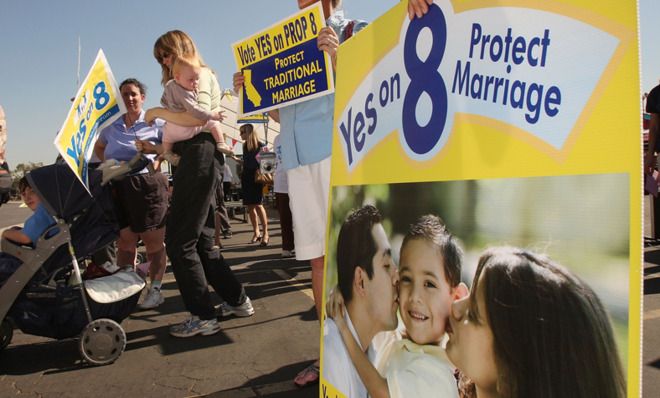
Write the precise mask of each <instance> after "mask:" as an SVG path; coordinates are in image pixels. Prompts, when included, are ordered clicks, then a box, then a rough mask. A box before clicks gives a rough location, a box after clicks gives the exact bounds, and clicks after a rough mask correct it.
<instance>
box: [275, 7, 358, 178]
mask: <svg viewBox="0 0 660 398" xmlns="http://www.w3.org/2000/svg"><path fill="white" fill-rule="evenodd" d="M349 23H350V21H349V20H347V19H344V18H343V14H341V13H336V14H335V15H333V16H332V17H330V18H329V19H328V20H327V24H328V26H330V27H331V28H332V29H334V31H335V33H337V36H338V37H339V41H340V42H343V41H344V40H345V37H344V36H345V35H344V32H345V30H346V27H347V26H348V25H349ZM365 26H367V23H366V22H364V21H355V23H354V24H353V32H354V33H357V32H358V31H360V30H361V29H363V28H364V27H365ZM334 106H335V95H334V94H329V95H325V96H323V97H319V98H314V99H312V100H309V101H305V102H300V103H298V104H294V105H289V106H286V107H284V108H281V109H280V135H281V136H282V138H281V139H282V166H283V169H284V170H290V169H293V168H295V167H298V166H302V165H307V164H312V163H317V162H320V161H321V160H323V159H325V158H327V157H329V156H330V154H331V152H332V118H333V116H334Z"/></svg>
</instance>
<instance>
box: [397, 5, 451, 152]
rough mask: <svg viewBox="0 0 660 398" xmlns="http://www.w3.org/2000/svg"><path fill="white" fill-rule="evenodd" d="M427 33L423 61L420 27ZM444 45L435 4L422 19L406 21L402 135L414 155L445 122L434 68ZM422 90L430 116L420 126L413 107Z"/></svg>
mask: <svg viewBox="0 0 660 398" xmlns="http://www.w3.org/2000/svg"><path fill="white" fill-rule="evenodd" d="M425 28H426V29H428V30H430V32H431V37H432V43H431V50H430V52H429V54H428V56H427V57H426V59H425V60H422V59H420V58H419V54H418V53H417V42H418V40H419V37H420V34H421V33H422V31H423V30H424V29H425ZM446 44H447V22H446V21H445V17H444V15H443V13H442V10H440V7H438V6H437V5H436V4H433V5H431V7H429V11H428V13H427V14H426V15H425V16H424V17H423V18H415V19H413V20H412V21H411V22H410V25H409V26H408V31H407V32H406V37H405V43H404V48H403V57H404V65H405V68H406V73H407V74H408V77H410V85H409V86H408V89H407V91H406V95H405V97H404V99H403V115H402V124H403V136H404V138H405V140H406V143H407V144H408V147H409V148H410V149H411V150H412V151H413V152H414V153H416V154H418V155H424V154H426V153H428V152H430V151H431V150H432V149H433V148H434V147H435V145H436V144H437V143H438V141H439V140H440V137H441V136H442V132H443V130H444V127H445V123H446V121H447V88H446V86H445V82H444V80H443V79H442V76H441V75H440V72H439V71H438V69H439V68H440V63H441V61H442V57H443V55H444V53H445V47H446ZM422 93H427V94H428V96H429V97H430V99H431V118H430V120H429V121H428V123H426V124H425V125H424V126H421V125H420V123H419V121H418V120H417V116H416V113H417V112H416V110H417V107H418V106H419V102H420V98H421V97H422Z"/></svg>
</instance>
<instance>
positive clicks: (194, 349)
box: [0, 202, 319, 398]
mask: <svg viewBox="0 0 660 398" xmlns="http://www.w3.org/2000/svg"><path fill="white" fill-rule="evenodd" d="M29 214H30V211H29V209H26V208H20V207H19V204H18V203H16V202H13V203H9V204H5V205H3V206H1V207H0V230H1V229H4V228H6V227H7V226H10V225H14V224H19V223H22V222H23V220H25V218H27V216H28V215H29ZM269 218H270V228H269V231H270V236H271V240H270V244H269V245H268V246H267V247H260V246H257V245H254V244H250V243H248V242H249V240H250V238H251V236H252V232H251V228H250V227H249V223H245V222H243V217H242V216H238V217H237V218H236V219H233V220H232V228H233V231H234V235H233V236H232V237H231V238H230V239H224V240H223V246H224V249H223V255H224V256H225V258H226V259H227V261H228V263H229V264H230V266H231V267H232V269H233V270H234V272H235V273H236V275H237V277H238V279H239V280H240V281H241V282H242V283H243V284H244V286H245V288H246V291H247V294H248V296H250V298H251V299H252V303H253V305H254V307H255V310H256V313H255V315H253V316H252V317H249V318H236V317H234V318H226V319H222V321H221V325H222V330H221V331H220V333H218V334H215V335H213V336H195V337H191V338H185V339H181V338H174V337H171V336H169V334H168V327H169V325H172V324H175V323H178V322H181V321H183V320H185V319H186V318H187V316H188V313H187V312H186V311H185V309H184V307H183V302H182V300H181V297H180V294H179V291H178V289H177V285H176V281H175V280H174V277H173V274H172V272H171V267H170V266H169V263H168V269H167V274H166V275H165V279H164V281H163V282H164V283H163V293H164V295H165V302H164V303H163V304H162V305H161V306H159V307H158V308H156V309H154V310H147V311H141V310H139V309H138V308H136V310H135V311H134V312H133V313H132V314H131V315H130V316H129V317H128V318H127V319H125V320H124V321H123V322H122V327H123V328H124V330H125V331H126V334H127V345H126V350H125V352H124V353H123V354H122V355H121V357H119V359H118V360H117V361H116V362H115V363H113V364H111V365H108V366H101V367H95V366H90V365H87V364H86V363H84V362H83V361H82V360H81V359H80V356H79V353H78V348H77V342H78V341H77V339H69V340H63V341H55V340H51V339H47V338H41V337H36V336H31V335H26V334H24V333H22V332H20V331H18V330H16V331H15V334H14V338H13V340H12V342H11V344H10V345H9V346H8V347H7V348H6V349H5V350H4V351H2V352H0V396H2V397H14V396H20V397H44V398H46V397H58V398H62V397H87V396H93V397H113V398H115V397H127V398H128V397H162V398H165V397H197V396H208V397H214V398H225V397H232V398H233V397H236V398H251V397H272V398H276V397H294V398H296V397H318V396H319V393H318V385H314V386H311V387H306V388H302V389H300V388H297V387H296V386H295V385H294V384H293V382H292V379H293V377H294V376H295V375H296V373H297V372H299V371H300V370H302V369H303V368H304V367H305V366H307V365H309V364H310V363H311V362H312V361H313V360H315V359H316V357H317V356H318V353H319V323H318V319H317V316H316V313H315V311H314V302H313V299H312V292H311V279H310V278H311V270H310V267H309V263H308V262H298V261H295V260H292V259H287V260H284V259H282V258H281V256H280V253H281V250H282V248H281V234H280V228H279V223H278V220H277V212H276V211H273V210H272V209H269ZM145 293H146V289H145V291H144V292H143V294H145ZM216 298H217V297H216Z"/></svg>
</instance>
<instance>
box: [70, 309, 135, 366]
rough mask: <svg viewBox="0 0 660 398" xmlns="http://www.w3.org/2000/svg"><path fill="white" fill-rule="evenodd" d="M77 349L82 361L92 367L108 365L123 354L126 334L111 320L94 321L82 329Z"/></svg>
mask: <svg viewBox="0 0 660 398" xmlns="http://www.w3.org/2000/svg"><path fill="white" fill-rule="evenodd" d="M78 348H79V349H80V355H81V356H82V357H83V359H84V360H85V361H87V362H89V363H91V364H92V365H108V364H111V363H113V362H114V361H115V360H116V359H117V358H119V356H120V355H121V353H122V352H124V348H126V333H124V329H122V327H121V326H120V325H119V324H118V323H117V322H115V321H113V320H112V319H107V318H101V319H96V320H94V321H92V322H90V323H88V324H87V326H85V329H83V331H82V334H81V335H80V342H79V344H78Z"/></svg>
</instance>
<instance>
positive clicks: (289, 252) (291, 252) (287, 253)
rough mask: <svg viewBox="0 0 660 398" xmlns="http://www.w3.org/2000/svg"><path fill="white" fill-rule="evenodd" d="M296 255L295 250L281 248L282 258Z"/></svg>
mask: <svg viewBox="0 0 660 398" xmlns="http://www.w3.org/2000/svg"><path fill="white" fill-rule="evenodd" d="M295 256H296V251H295V250H282V258H291V257H295Z"/></svg>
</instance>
